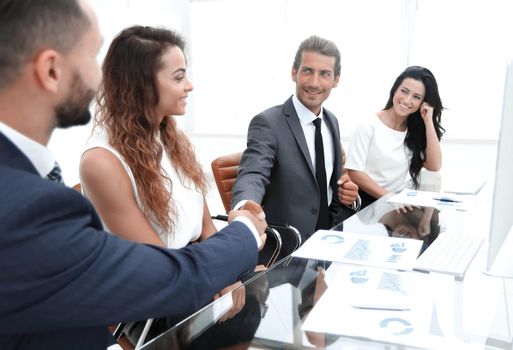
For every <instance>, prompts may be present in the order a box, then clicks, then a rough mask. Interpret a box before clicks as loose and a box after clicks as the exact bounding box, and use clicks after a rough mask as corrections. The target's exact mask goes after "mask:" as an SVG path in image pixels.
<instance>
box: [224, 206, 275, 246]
mask: <svg viewBox="0 0 513 350" xmlns="http://www.w3.org/2000/svg"><path fill="white" fill-rule="evenodd" d="M237 216H244V217H246V218H248V219H249V220H251V222H252V223H253V225H254V226H255V228H256V229H257V231H258V235H259V236H260V242H261V243H260V245H259V246H258V250H261V249H262V248H263V247H264V245H265V240H266V238H267V235H266V233H265V229H266V228H267V222H266V221H265V213H264V211H263V210H262V207H261V206H260V205H259V204H257V203H256V202H254V201H251V200H248V201H247V202H246V203H245V204H244V205H243V206H242V207H240V208H239V209H238V210H231V211H230V212H229V213H228V222H232V221H233V219H235V218H236V217H237Z"/></svg>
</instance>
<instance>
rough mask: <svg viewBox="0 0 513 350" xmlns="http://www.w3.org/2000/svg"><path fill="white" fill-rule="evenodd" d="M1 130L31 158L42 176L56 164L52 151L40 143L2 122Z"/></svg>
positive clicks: (0, 123)
mask: <svg viewBox="0 0 513 350" xmlns="http://www.w3.org/2000/svg"><path fill="white" fill-rule="evenodd" d="M0 132H1V133H3V134H4V135H5V137H7V138H8V139H9V140H10V141H11V142H12V143H14V144H15V145H16V147H18V148H19V149H20V151H21V152H22V153H23V154H24V155H25V156H26V157H27V158H28V159H29V160H30V162H31V163H32V165H34V168H36V170H37V172H38V173H39V175H41V177H46V175H48V174H49V173H50V171H52V169H53V167H54V165H55V158H54V157H53V155H52V153H50V151H49V150H48V148H46V147H45V146H43V145H42V144H40V143H37V142H36V141H34V140H32V139H30V138H28V137H27V136H25V135H23V134H21V133H19V132H18V131H16V130H14V129H13V128H11V127H9V126H7V125H5V124H4V123H2V122H0Z"/></svg>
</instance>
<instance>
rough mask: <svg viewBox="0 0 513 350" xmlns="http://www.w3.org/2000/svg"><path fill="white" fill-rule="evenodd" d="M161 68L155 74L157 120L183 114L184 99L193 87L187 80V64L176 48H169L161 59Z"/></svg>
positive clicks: (185, 103) (180, 51) (181, 53)
mask: <svg viewBox="0 0 513 350" xmlns="http://www.w3.org/2000/svg"><path fill="white" fill-rule="evenodd" d="M161 64H162V68H161V69H160V70H159V71H158V73H157V84H158V91H159V103H158V104H157V106H156V108H155V110H156V115H157V117H158V118H164V117H165V116H170V115H183V114H185V111H186V110H185V107H186V105H187V102H186V99H187V96H188V94H189V92H191V91H192V89H193V86H192V84H191V82H190V81H189V79H188V78H187V74H186V72H187V63H186V61H185V56H184V54H183V52H182V50H181V49H180V48H179V47H178V46H171V47H169V48H168V49H167V50H166V51H165V52H164V54H163V55H162V58H161Z"/></svg>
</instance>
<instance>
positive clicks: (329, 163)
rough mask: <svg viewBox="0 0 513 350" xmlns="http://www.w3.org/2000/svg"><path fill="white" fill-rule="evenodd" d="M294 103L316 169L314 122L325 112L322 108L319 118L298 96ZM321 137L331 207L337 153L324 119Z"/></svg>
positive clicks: (293, 100) (294, 98) (293, 98)
mask: <svg viewBox="0 0 513 350" xmlns="http://www.w3.org/2000/svg"><path fill="white" fill-rule="evenodd" d="M292 103H293V104H294V108H295V110H296V113H297V115H298V117H299V121H300V122H301V127H302V128H303V133H304V134H305V139H306V144H307V145H308V151H309V152H310V158H311V159H312V165H313V167H314V169H315V124H314V123H313V122H314V120H315V119H316V118H322V116H323V111H324V110H323V108H322V107H321V112H320V113H319V116H316V115H315V114H313V113H312V111H310V110H309V109H308V108H306V107H305V106H304V105H303V104H302V103H301V102H300V101H299V99H298V98H297V97H296V95H294V96H293V97H292ZM321 135H322V144H323V148H324V159H325V160H326V161H325V162H324V163H325V166H326V180H327V181H326V187H327V188H326V191H327V192H326V193H327V194H328V206H329V205H330V203H331V199H332V198H333V190H332V189H331V186H330V179H331V176H332V174H333V164H334V163H335V151H334V148H333V135H332V134H331V132H330V130H329V128H328V126H327V125H326V121H325V120H324V118H323V119H322V123H321ZM337 180H338V179H337Z"/></svg>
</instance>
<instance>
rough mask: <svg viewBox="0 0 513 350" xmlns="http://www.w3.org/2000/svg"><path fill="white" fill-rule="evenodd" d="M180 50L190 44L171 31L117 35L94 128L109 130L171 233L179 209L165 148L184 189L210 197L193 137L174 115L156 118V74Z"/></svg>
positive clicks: (148, 208) (152, 211) (152, 210)
mask: <svg viewBox="0 0 513 350" xmlns="http://www.w3.org/2000/svg"><path fill="white" fill-rule="evenodd" d="M174 46H177V47H179V48H180V49H181V50H182V51H184V48H185V42H184V40H183V39H182V37H181V36H180V35H179V34H178V33H176V32H173V31H170V30H167V29H161V28H152V27H142V26H133V27H129V28H127V29H125V30H123V31H122V32H121V33H119V34H118V35H117V37H116V38H115V39H114V40H113V42H112V44H111V45H110V47H109V50H108V52H107V55H106V57H105V59H104V62H103V66H102V71H103V81H102V84H101V86H100V89H99V91H98V95H97V97H96V103H97V110H96V113H95V118H94V129H93V132H94V131H95V129H96V128H101V129H104V130H106V132H107V134H108V139H109V143H110V144H111V146H113V147H114V148H115V149H116V150H117V151H118V152H119V153H120V154H121V155H122V156H123V158H124V159H125V161H126V162H127V164H128V165H129V167H130V169H131V170H132V172H133V174H134V177H135V182H136V184H137V188H138V192H139V196H140V198H141V201H142V207H143V208H142V210H143V212H144V213H145V215H146V216H148V217H149V218H151V219H153V220H155V221H156V222H157V223H158V224H159V226H160V227H162V228H163V229H165V230H167V231H168V232H169V231H171V230H172V229H173V226H174V223H175V217H176V209H175V205H174V203H173V200H172V194H171V193H170V192H168V191H167V190H166V184H170V185H171V186H172V182H171V179H170V178H169V176H168V174H166V173H165V172H164V171H163V170H162V168H161V160H162V156H163V154H164V149H163V147H162V145H163V146H164V147H165V149H166V151H167V153H168V154H169V157H170V159H171V162H172V164H173V166H174V167H175V168H176V170H177V172H178V174H179V176H180V179H181V180H182V182H183V183H184V185H185V186H195V187H196V188H197V189H198V190H200V191H201V192H202V193H203V195H205V193H206V180H205V176H204V174H203V171H202V169H201V166H200V164H199V163H198V161H197V159H196V156H195V154H194V150H193V147H192V145H191V143H190V141H189V139H188V138H187V136H186V135H185V134H184V133H183V132H182V131H181V130H179V129H178V128H177V126H176V121H175V120H174V119H173V118H172V117H165V118H164V119H163V120H162V122H159V120H160V118H159V116H156V115H155V107H156V106H157V104H158V103H159V91H158V85H157V78H156V76H157V73H158V72H159V70H160V69H162V62H161V58H162V55H163V54H164V53H165V52H166V51H167V49H169V48H170V47H174ZM159 135H160V141H161V143H160V142H158V138H159Z"/></svg>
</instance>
